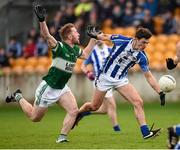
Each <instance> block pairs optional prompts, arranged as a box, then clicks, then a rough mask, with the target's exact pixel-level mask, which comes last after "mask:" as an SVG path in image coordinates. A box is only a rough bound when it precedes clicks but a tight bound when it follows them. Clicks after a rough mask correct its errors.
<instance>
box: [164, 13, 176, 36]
mask: <svg viewBox="0 0 180 150" xmlns="http://www.w3.org/2000/svg"><path fill="white" fill-rule="evenodd" d="M163 18H164V25H163V31H164V33H165V34H172V33H176V20H175V18H174V17H173V15H172V12H170V11H166V12H165V13H164V14H163Z"/></svg>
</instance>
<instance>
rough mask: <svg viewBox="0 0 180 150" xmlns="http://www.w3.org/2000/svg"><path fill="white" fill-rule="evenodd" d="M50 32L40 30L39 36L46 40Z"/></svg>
mask: <svg viewBox="0 0 180 150" xmlns="http://www.w3.org/2000/svg"><path fill="white" fill-rule="evenodd" d="M49 36H50V34H49V33H46V32H41V37H42V38H44V39H45V40H47V39H48V38H49Z"/></svg>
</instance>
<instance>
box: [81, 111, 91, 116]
mask: <svg viewBox="0 0 180 150" xmlns="http://www.w3.org/2000/svg"><path fill="white" fill-rule="evenodd" d="M91 114H92V113H91V112H90V111H86V112H82V113H81V115H82V116H83V117H84V116H88V115H91Z"/></svg>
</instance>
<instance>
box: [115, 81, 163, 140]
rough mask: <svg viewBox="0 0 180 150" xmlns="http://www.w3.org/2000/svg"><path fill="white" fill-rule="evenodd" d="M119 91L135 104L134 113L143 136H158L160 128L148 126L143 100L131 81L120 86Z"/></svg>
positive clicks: (145, 137)
mask: <svg viewBox="0 0 180 150" xmlns="http://www.w3.org/2000/svg"><path fill="white" fill-rule="evenodd" d="M117 91H118V92H119V93H120V94H121V95H122V96H123V97H124V98H125V99H126V100H128V101H129V102H130V103H131V104H132V105H133V106H134V113H135V116H136V119H137V121H138V123H139V125H140V129H141V132H142V135H143V138H144V139H148V138H150V137H153V136H156V135H157V134H158V133H159V131H160V129H156V130H152V128H153V126H152V128H151V129H149V128H148V126H147V124H146V119H145V113H144V108H143V100H142V99H141V97H140V96H139V94H138V92H137V91H136V89H135V88H134V87H133V86H132V85H131V84H130V83H128V84H126V85H124V86H121V87H118V88H117Z"/></svg>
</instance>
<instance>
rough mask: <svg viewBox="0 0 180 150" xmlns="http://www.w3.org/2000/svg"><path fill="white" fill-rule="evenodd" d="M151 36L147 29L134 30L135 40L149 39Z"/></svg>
mask: <svg viewBox="0 0 180 150" xmlns="http://www.w3.org/2000/svg"><path fill="white" fill-rule="evenodd" d="M151 36H152V33H151V31H150V30H149V29H147V28H143V27H140V28H138V29H137V30H136V34H135V38H137V39H141V38H145V39H149V38H150V37H151Z"/></svg>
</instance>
